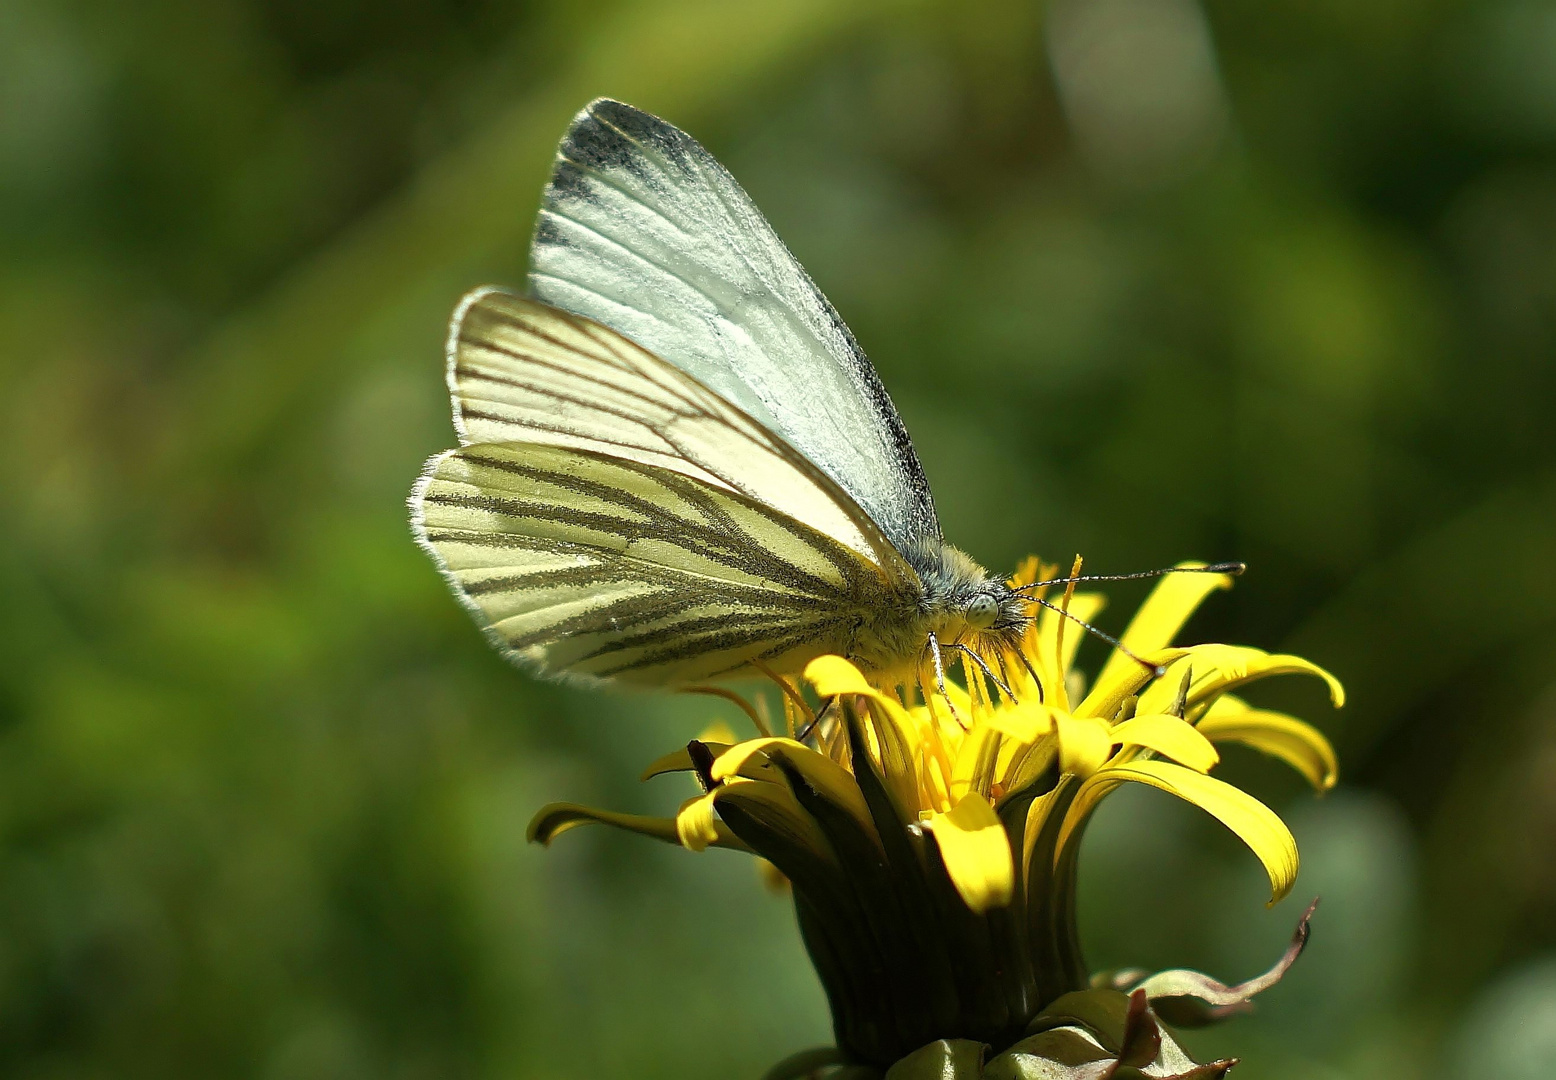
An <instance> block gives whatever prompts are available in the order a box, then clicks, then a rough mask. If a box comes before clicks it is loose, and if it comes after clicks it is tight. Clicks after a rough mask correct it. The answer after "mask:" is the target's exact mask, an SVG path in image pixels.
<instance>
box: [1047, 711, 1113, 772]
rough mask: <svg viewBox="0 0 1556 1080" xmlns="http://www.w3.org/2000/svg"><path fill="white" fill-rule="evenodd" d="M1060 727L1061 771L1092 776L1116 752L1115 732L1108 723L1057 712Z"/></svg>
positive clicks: (1056, 719)
mask: <svg viewBox="0 0 1556 1080" xmlns="http://www.w3.org/2000/svg"><path fill="white" fill-rule="evenodd" d="M1054 720H1055V723H1056V724H1057V725H1058V728H1059V771H1060V772H1062V773H1074V774H1075V775H1076V776H1090V775H1091V774H1092V773H1094V772H1096V771H1097V770H1098V769H1100V768H1102V766H1103V763H1104V762H1106V761H1107V760H1108V758H1109V757H1111V756H1112V754H1113V735H1112V732H1111V731H1110V730H1109V728H1108V725H1107V724H1105V723H1103V722H1102V721H1101V720H1095V719H1091V718H1088V717H1077V716H1070V715H1069V714H1067V713H1056V714H1055V716H1054Z"/></svg>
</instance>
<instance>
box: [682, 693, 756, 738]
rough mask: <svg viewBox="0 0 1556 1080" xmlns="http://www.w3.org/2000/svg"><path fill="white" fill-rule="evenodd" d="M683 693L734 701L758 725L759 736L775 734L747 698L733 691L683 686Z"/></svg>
mask: <svg viewBox="0 0 1556 1080" xmlns="http://www.w3.org/2000/svg"><path fill="white" fill-rule="evenodd" d="M681 693H683V694H707V695H708V696H709V697H717V698H723V699H724V700H725V701H733V702H734V703H735V704H736V705H738V706H740V709H741V711H742V712H744V713H745V714H746V715H747V716H749V717H750V718H751V723H752V724H754V725H756V733H757V734H758V735H760V736H761V737H762V738H764V739H765V738H768V737H769V736H771V735H772V733H773V732H772V729H771V728H769V727H768V726H767V722H766V721H765V720H763V719H762V718H761V717H760V716H759V715H757V711H756V710H755V709H754V708H752V707H751V703H750V702H749V701H747V700H746V699H745V698H743V697H741V696H740V695H739V694H737V693H735V692H734V691H733V690H726V689H725V688H724V687H722V686H683V687H682V688H681Z"/></svg>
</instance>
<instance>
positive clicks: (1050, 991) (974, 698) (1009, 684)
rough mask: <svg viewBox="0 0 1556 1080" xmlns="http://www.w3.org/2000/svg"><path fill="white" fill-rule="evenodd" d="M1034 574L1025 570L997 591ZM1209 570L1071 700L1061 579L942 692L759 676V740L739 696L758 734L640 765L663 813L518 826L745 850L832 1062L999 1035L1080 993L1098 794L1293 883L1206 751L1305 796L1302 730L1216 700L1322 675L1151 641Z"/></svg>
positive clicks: (1144, 616)
mask: <svg viewBox="0 0 1556 1080" xmlns="http://www.w3.org/2000/svg"><path fill="white" fill-rule="evenodd" d="M1186 565H1189V566H1192V565H1197V564H1186ZM1039 570H1040V567H1039V565H1038V564H1037V562H1036V560H1028V562H1027V564H1026V565H1025V566H1024V567H1023V569H1022V571H1021V572H1020V573H1018V575H1017V576H1016V578H1015V579H1013V581H1012V584H1013V585H1025V584H1029V583H1031V582H1033V581H1036V580H1039V578H1038V573H1039ZM1072 576H1073V575H1072ZM1230 584H1231V579H1230V578H1229V577H1226V576H1224V575H1220V574H1207V573H1184V574H1174V575H1170V576H1168V577H1166V578H1164V579H1163V580H1162V581H1161V582H1160V583H1159V584H1158V585H1157V587H1156V588H1155V590H1154V591H1153V593H1152V594H1151V596H1150V597H1149V598H1148V599H1147V601H1146V602H1145V604H1144V605H1143V606H1142V607H1141V608H1140V610H1139V611H1138V612H1137V613H1136V615H1135V617H1134V619H1133V620H1132V621H1131V622H1130V624H1129V627H1128V629H1127V630H1126V631H1125V632H1124V634H1123V636H1122V638H1121V644H1120V646H1119V647H1118V648H1116V649H1115V650H1114V651H1113V653H1112V655H1111V656H1110V657H1109V659H1108V660H1107V662H1106V663H1105V664H1104V665H1103V667H1102V669H1101V670H1100V671H1099V672H1098V674H1097V677H1096V679H1095V680H1094V681H1093V682H1092V684H1091V686H1090V689H1089V690H1087V689H1086V688H1085V687H1084V685H1083V682H1084V680H1083V679H1082V677H1081V676H1080V674H1079V673H1078V672H1076V671H1074V670H1073V663H1074V659H1075V654H1076V650H1077V647H1078V645H1079V643H1080V638H1081V634H1080V633H1077V632H1075V627H1074V625H1073V623H1072V620H1071V619H1070V618H1069V616H1074V618H1075V619H1079V620H1084V621H1087V622H1089V621H1091V619H1092V618H1093V617H1094V616H1095V615H1096V614H1097V613H1098V612H1099V611H1100V610H1101V609H1102V606H1103V598H1102V597H1101V596H1100V595H1098V594H1090V593H1078V594H1077V593H1074V592H1073V589H1074V585H1073V584H1071V585H1070V587H1069V591H1066V592H1065V594H1064V595H1063V597H1062V599H1059V600H1057V601H1053V603H1054V605H1055V607H1057V608H1059V609H1062V611H1061V610H1055V608H1054V607H1050V608H1044V609H1043V610H1042V611H1041V614H1040V615H1039V617H1037V618H1036V619H1034V620H1033V622H1032V624H1031V625H1030V627H1029V628H1028V630H1027V632H1026V634H1025V637H1024V639H1023V640H1022V642H1021V644H1020V649H1019V654H1018V655H1017V654H1013V655H1008V656H997V657H989V658H987V660H988V662H989V664H990V668H989V670H988V671H987V672H985V671H983V670H982V669H980V668H979V667H978V666H975V665H974V664H973V662H972V661H970V660H967V659H966V657H965V654H963V656H964V665H963V675H964V678H963V681H962V684H961V685H956V684H953V683H949V682H947V683H945V684H944V686H943V688H942V687H941V686H940V685H939V682H938V680H937V679H935V677H934V676H933V674H932V673H931V672H928V671H926V672H925V674H924V676H923V677H921V679H920V681H919V683H918V684H917V685H913V686H877V685H872V684H871V683H870V682H869V681H868V680H867V679H866V678H865V677H864V675H863V674H861V672H860V671H859V670H858V669H857V668H855V667H854V666H853V665H852V664H850V663H849V662H848V661H847V660H845V659H843V658H841V657H837V656H824V657H821V658H819V659H817V660H815V661H813V662H812V663H811V664H810V665H809V666H808V667H807V668H806V669H805V672H804V683H805V684H806V685H808V686H809V688H810V689H811V690H812V691H813V692H814V696H815V698H816V699H817V701H819V702H821V703H823V704H822V705H821V706H820V707H819V708H818V709H817V710H814V711H813V710H812V709H811V706H810V705H808V704H807V701H806V698H805V697H804V696H803V695H802V694H801V689H802V687H801V686H797V685H795V684H793V683H792V682H790V681H788V680H779V681H780V683H781V685H782V689H783V702H784V708H785V718H786V734H785V735H782V736H775V735H771V734H767V733H766V731H767V725H766V724H765V722H764V721H762V720H761V719H760V717H759V716H758V714H757V713H756V712H755V711H754V710H748V711H750V712H751V715H752V719H753V721H754V722H755V723H756V724H757V725H758V727H759V730H760V731H761V732H762V734H761V735H760V736H759V737H757V738H753V739H747V740H744V741H736V740H735V739H734V737H733V736H732V735H730V734H729V733H728V731H727V730H725V731H722V732H718V733H713V734H710V735H709V736H708V737H706V738H704V739H700V740H693V741H692V742H691V743H690V744H688V746H687V748H686V749H684V750H680V751H677V752H675V753H673V754H670V755H667V756H666V757H664V758H662V759H660V760H659V761H658V762H655V763H654V764H653V765H651V766H650V767H649V770H648V772H647V773H646V774H645V775H646V776H651V775H657V774H659V773H662V772H669V771H677V770H682V771H690V772H692V773H694V774H695V775H696V776H697V778H698V780H699V782H700V783H701V785H702V787H703V794H701V795H700V796H698V797H696V798H693V799H691V800H689V801H688V802H687V803H686V804H685V805H684V806H683V807H682V808H681V811H680V812H679V814H678V815H677V816H676V817H675V818H672V819H657V818H644V817H636V816H631V815H620V814H611V813H608V812H605V811H598V810H592V809H588V808H586V807H581V806H576V805H573V804H553V805H552V806H548V807H546V808H545V809H543V810H542V811H541V812H540V813H539V814H538V815H537V816H536V818H535V820H534V822H533V823H532V824H531V836H532V837H533V838H534V839H537V840H540V841H542V842H549V841H550V840H551V839H552V838H553V837H555V836H556V835H557V834H558V833H560V832H562V831H563V830H565V829H567V828H570V827H572V826H574V825H577V824H582V823H585V822H597V823H603V824H610V825H615V826H617V827H620V828H626V829H630V830H632V831H635V832H640V833H644V834H647V835H650V836H654V837H656V838H659V839H662V840H666V841H669V842H671V843H678V844H680V845H682V846H685V847H687V848H691V849H694V850H701V849H703V848H705V847H710V846H718V847H729V848H738V849H745V850H750V851H752V852H755V853H757V854H758V855H760V856H762V857H763V858H765V859H766V860H769V861H770V862H771V863H772V865H773V866H775V867H777V869H778V870H779V871H781V872H782V873H783V874H784V875H785V876H787V877H788V879H789V880H790V882H791V883H792V886H793V895H794V900H795V905H796V910H797V912H798V915H799V922H800V928H801V932H802V934H803V936H804V938H805V942H806V945H807V947H808V948H809V950H810V953H811V956H812V959H813V960H814V961H815V963H816V966H817V970H818V972H819V973H820V975H821V978H822V982H823V984H824V985H825V986H826V988H827V992H828V995H829V998H830V1001H831V1004H832V1008H833V1016H834V1021H835V1026H836V1029H837V1035H838V1045H839V1046H840V1047H841V1048H843V1049H844V1050H845V1051H846V1052H847V1053H848V1054H849V1055H850V1057H851V1058H852V1059H853V1060H858V1061H864V1062H869V1063H875V1064H880V1065H885V1064H889V1063H891V1062H892V1061H895V1060H897V1059H898V1058H900V1057H901V1056H903V1055H905V1054H906V1053H908V1052H909V1051H912V1050H915V1049H917V1048H918V1047H921V1046H924V1045H925V1044H926V1043H928V1042H930V1041H932V1040H934V1039H939V1038H948V1037H949V1038H960V1039H973V1040H982V1041H983V1042H986V1043H989V1044H992V1045H993V1046H995V1047H996V1049H999V1048H1003V1047H1008V1046H1010V1045H1011V1044H1012V1043H1014V1042H1015V1041H1016V1040H1017V1039H1018V1038H1019V1037H1020V1036H1021V1035H1022V1033H1023V1032H1024V1031H1025V1030H1026V1028H1027V1026H1028V1024H1029V1023H1034V1022H1035V1021H1034V1017H1036V1016H1037V1015H1038V1014H1039V1013H1040V1012H1041V1011H1042V1010H1043V1009H1044V1007H1045V1006H1048V1005H1050V1004H1051V1003H1053V1002H1054V1001H1056V1000H1057V999H1059V998H1061V997H1063V996H1064V995H1066V994H1071V993H1075V992H1080V991H1084V990H1086V988H1087V987H1088V986H1089V985H1090V973H1089V972H1088V971H1087V970H1086V967H1085V964H1084V960H1083V958H1082V956H1081V952H1080V947H1079V944H1078V934H1077V931H1076V912H1075V881H1076V868H1077V856H1078V853H1079V848H1080V841H1081V837H1082V834H1083V832H1084V829H1085V826H1086V822H1087V820H1088V819H1089V818H1090V816H1091V814H1092V813H1093V811H1094V810H1095V809H1096V807H1097V805H1098V804H1099V803H1100V802H1101V800H1102V799H1103V798H1104V797H1106V796H1107V794H1108V793H1109V792H1111V791H1113V790H1115V789H1116V788H1118V787H1119V786H1121V785H1123V784H1126V783H1136V784H1145V785H1147V786H1150V787H1154V788H1157V789H1159V790H1161V791H1165V792H1167V793H1169V794H1171V795H1175V796H1177V797H1178V798H1180V799H1184V800H1186V801H1188V802H1190V803H1193V804H1194V805H1196V806H1199V807H1200V808H1202V809H1203V810H1205V811H1206V812H1208V813H1210V814H1211V815H1213V816H1214V817H1215V818H1217V819H1218V820H1219V821H1221V822H1222V823H1223V824H1224V825H1226V826H1227V827H1228V828H1229V829H1230V830H1232V832H1234V833H1235V834H1236V835H1237V836H1238V837H1239V838H1241V839H1242V840H1243V842H1244V843H1245V844H1247V846H1248V847H1249V848H1250V850H1252V851H1253V853H1254V854H1255V855H1256V856H1257V857H1258V858H1259V860H1260V861H1261V862H1262V863H1263V865H1264V869H1265V871H1266V872H1267V874H1268V875H1269V880H1270V890H1271V898H1270V902H1271V903H1274V902H1275V901H1277V900H1279V899H1280V898H1282V897H1284V896H1285V895H1286V894H1287V893H1288V892H1290V890H1291V888H1292V885H1293V883H1294V882H1295V880H1296V876H1297V870H1298V857H1297V847H1296V843H1295V841H1294V839H1293V838H1292V836H1291V833H1290V831H1289V830H1288V829H1287V828H1286V826H1285V824H1284V823H1282V821H1281V820H1280V818H1279V817H1278V816H1277V815H1276V814H1275V813H1274V812H1273V811H1272V810H1270V809H1269V808H1268V807H1266V806H1265V805H1264V804H1263V803H1261V802H1259V801H1258V800H1257V799H1255V798H1253V797H1252V796H1250V795H1248V794H1247V793H1245V792H1243V791H1242V790H1240V789H1238V788H1236V787H1234V786H1232V785H1230V784H1228V783H1225V782H1224V781H1222V780H1219V779H1217V778H1215V777H1214V776H1212V775H1210V774H1211V772H1212V770H1213V769H1214V768H1215V766H1216V765H1217V764H1218V762H1219V761H1220V755H1219V753H1218V751H1217V744H1219V743H1225V742H1240V743H1243V744H1245V745H1248V746H1251V747H1253V748H1255V749H1257V750H1260V751H1263V752H1265V753H1267V754H1271V755H1273V756H1275V757H1278V758H1280V759H1281V760H1284V761H1286V762H1288V763H1289V764H1291V765H1292V766H1293V767H1294V768H1296V769H1297V770H1298V771H1299V772H1301V773H1302V774H1303V775H1304V776H1305V777H1306V778H1307V779H1308V780H1309V782H1310V783H1312V784H1313V786H1314V787H1315V788H1316V789H1318V790H1319V791H1323V790H1326V789H1327V788H1329V787H1331V786H1333V784H1334V782H1335V776H1336V766H1335V758H1334V753H1333V751H1332V749H1331V748H1330V746H1329V743H1328V741H1327V740H1326V739H1325V738H1324V737H1323V735H1321V734H1320V733H1319V732H1318V731H1316V730H1315V729H1314V728H1312V727H1310V726H1309V725H1307V724H1306V723H1304V722H1302V721H1300V720H1297V719H1295V718H1293V717H1290V716H1285V715H1283V714H1279V713H1273V712H1269V711H1265V710H1261V709H1256V708H1253V707H1252V706H1249V705H1248V704H1246V703H1245V702H1243V701H1242V700H1241V699H1239V698H1237V697H1234V696H1233V694H1232V693H1231V691H1233V690H1236V689H1240V688H1241V687H1242V686H1244V685H1245V684H1247V683H1250V682H1253V681H1255V680H1257V679H1261V678H1264V677H1266V676H1269V675H1276V674H1293V673H1301V674H1309V675H1314V676H1317V677H1319V678H1321V679H1323V680H1324V681H1325V682H1327V683H1328V686H1329V691H1330V696H1331V698H1332V700H1333V702H1334V704H1335V705H1336V706H1338V705H1340V704H1342V702H1343V692H1342V690H1341V688H1340V684H1339V683H1338V682H1337V681H1336V680H1335V679H1334V677H1333V676H1331V675H1329V674H1328V673H1327V672H1325V671H1324V670H1322V669H1321V668H1319V667H1317V666H1316V665H1314V664H1311V663H1309V662H1308V661H1306V660H1303V659H1301V658H1299V657H1295V656H1283V655H1272V654H1269V653H1265V652H1263V651H1261V650H1258V649H1251V648H1243V647H1234V646H1228V645H1190V646H1180V645H1174V644H1173V639H1174V638H1175V636H1176V635H1177V633H1178V631H1179V630H1180V629H1181V627H1182V626H1183V624H1184V622H1185V621H1186V620H1187V619H1188V617H1189V616H1190V615H1191V614H1192V613H1193V612H1194V610H1195V609H1196V608H1197V607H1198V606H1199V604H1200V603H1201V602H1202V601H1203V600H1204V599H1205V598H1206V597H1207V596H1208V595H1209V594H1210V593H1211V592H1213V591H1215V590H1217V589H1221V588H1226V587H1228V586H1230ZM1066 613H1067V614H1066ZM715 736H716V737H715ZM802 740H803V741H802ZM812 742H813V743H814V745H810V743H812ZM1286 962H1287V963H1289V960H1288V961H1286ZM1198 978H1200V979H1205V980H1207V984H1209V985H1215V986H1219V985H1220V984H1218V983H1214V981H1213V980H1208V977H1204V976H1199V977H1198ZM1167 982H1169V983H1172V985H1182V984H1183V980H1182V979H1179V980H1177V981H1176V982H1174V981H1173V980H1167ZM1190 982H1191V983H1192V980H1190ZM1155 985H1158V986H1161V985H1166V983H1162V982H1160V981H1159V982H1158V983H1157V984H1155ZM1194 985H1198V984H1197V983H1195V984H1194ZM1247 985H1253V984H1252V983H1250V984H1247ZM1263 985H1266V984H1260V988H1262V987H1263ZM1147 989H1149V988H1147ZM1109 992H1112V991H1111V990H1110V991H1109ZM1224 1005H1225V1003H1224V1002H1220V1003H1219V1004H1218V1005H1217V1007H1222V1006H1224Z"/></svg>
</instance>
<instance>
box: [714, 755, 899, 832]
mask: <svg viewBox="0 0 1556 1080" xmlns="http://www.w3.org/2000/svg"><path fill="white" fill-rule="evenodd" d="M759 751H760V752H761V753H763V754H765V755H766V756H767V758H768V759H769V760H771V761H773V762H775V763H777V762H782V763H784V764H785V765H789V766H791V767H792V768H794V769H795V770H796V771H797V772H799V774H800V775H801V776H803V777H804V778H805V780H806V781H807V782H808V783H809V784H810V785H811V786H812V787H814V788H815V789H816V790H817V791H819V792H820V793H821V794H822V795H824V796H826V797H827V798H828V799H830V800H831V801H832V802H834V803H837V804H838V805H840V806H842V807H843V808H844V809H845V810H847V811H848V812H849V813H850V814H852V815H853V816H854V817H855V818H856V819H858V820H859V821H861V822H862V823H863V824H864V827H865V829H867V830H869V831H870V832H872V833H873V832H874V826H873V825H872V824H871V821H872V819H871V817H870V809H869V807H868V805H866V803H865V801H864V793H863V792H861V791H860V790H859V783H858V781H856V780H855V779H854V774H853V773H851V772H849V771H848V770H847V769H845V768H843V766H841V765H839V764H838V763H837V762H835V761H833V760H832V759H831V758H829V757H827V756H826V755H825V754H819V753H817V752H816V751H814V750H812V749H811V748H810V747H808V746H806V745H805V744H804V743H800V742H795V741H794V740H793V739H782V738H777V737H770V738H766V739H747V740H746V741H745V742H743V743H738V744H736V745H735V746H732V747H730V748H729V749H728V750H726V751H724V753H723V754H720V755H719V757H718V759H717V760H716V761H714V763H713V769H712V774H713V779H715V780H734V779H740V778H739V777H737V776H736V775H735V774H736V773H737V772H739V771H740V769H741V767H742V766H743V765H745V764H746V760H747V759H748V758H749V757H750V756H751V755H752V754H755V753H757V752H759ZM767 786H769V787H771V786H777V785H771V784H769V785H767ZM717 790H719V789H715V791H717Z"/></svg>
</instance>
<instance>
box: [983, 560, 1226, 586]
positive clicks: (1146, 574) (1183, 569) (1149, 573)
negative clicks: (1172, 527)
mask: <svg viewBox="0 0 1556 1080" xmlns="http://www.w3.org/2000/svg"><path fill="white" fill-rule="evenodd" d="M1247 569H1248V564H1247V563H1242V562H1222V563H1213V564H1212V565H1210V566H1168V567H1164V568H1162V569H1161V570H1141V571H1140V572H1139V573H1135V574H1082V575H1080V576H1078V577H1061V578H1049V579H1048V580H1047V581H1034V582H1032V583H1031V584H1030V585H1017V586H1016V587H1015V589H1014V590H1012V591H1014V592H1018V593H1019V592H1026V591H1027V590H1028V589H1046V588H1048V587H1049V586H1050V585H1073V584H1076V583H1079V582H1082V581H1139V580H1140V579H1142V578H1158V577H1166V576H1167V575H1168V574H1231V575H1232V576H1233V577H1236V576H1237V575H1239V574H1241V573H1242V572H1243V571H1244V570H1247Z"/></svg>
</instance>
